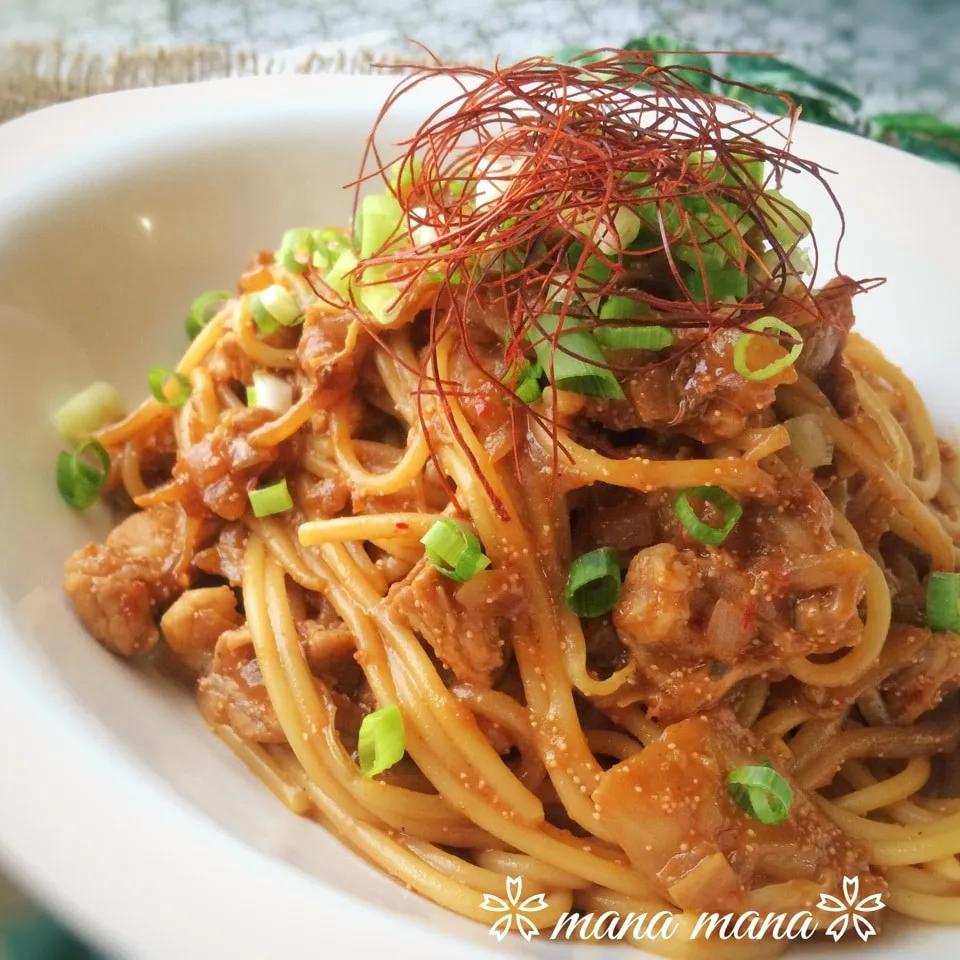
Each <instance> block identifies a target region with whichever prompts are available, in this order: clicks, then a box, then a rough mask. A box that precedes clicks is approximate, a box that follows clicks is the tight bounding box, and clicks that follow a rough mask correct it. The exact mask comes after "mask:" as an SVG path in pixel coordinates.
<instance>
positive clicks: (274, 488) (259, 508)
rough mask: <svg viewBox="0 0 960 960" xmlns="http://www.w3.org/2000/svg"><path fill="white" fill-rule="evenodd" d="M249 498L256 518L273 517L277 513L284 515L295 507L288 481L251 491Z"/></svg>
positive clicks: (284, 479) (284, 480) (280, 481)
mask: <svg viewBox="0 0 960 960" xmlns="http://www.w3.org/2000/svg"><path fill="white" fill-rule="evenodd" d="M247 497H248V498H249V500H250V506H251V507H252V508H253V515H254V516H255V517H271V516H273V514H275V513H284V512H285V511H287V510H289V509H291V508H292V507H293V497H291V496H290V491H289V490H288V489H287V479H286V477H284V478H283V480H279V481H277V483H271V484H270V486H269V487H260V488H259V489H257V490H251V491H250V492H249V493H248V494H247Z"/></svg>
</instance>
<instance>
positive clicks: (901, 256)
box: [0, 77, 960, 960]
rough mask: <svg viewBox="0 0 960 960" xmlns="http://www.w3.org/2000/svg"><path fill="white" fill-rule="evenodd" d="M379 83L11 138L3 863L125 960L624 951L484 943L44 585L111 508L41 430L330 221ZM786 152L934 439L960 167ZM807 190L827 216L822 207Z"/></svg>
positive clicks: (172, 348)
mask: <svg viewBox="0 0 960 960" xmlns="http://www.w3.org/2000/svg"><path fill="white" fill-rule="evenodd" d="M391 85H392V81H390V80H389V79H387V78H354V77H350V78H345V77H317V78H285V79H281V78H274V79H266V80H264V79H257V80H240V81H225V82H215V83H210V84H202V85H196V86H190V87H173V88H164V89H157V90H145V91H136V92H131V93H122V94H113V95H110V96H107V97H100V98H96V99H93V100H89V101H83V102H79V103H75V104H71V105H67V106H62V107H56V108H53V109H50V110H45V111H42V112H40V113H38V114H34V115H32V116H28V117H26V118H24V119H21V120H18V121H15V122H13V123H10V124H7V125H6V126H4V127H0V441H2V442H0V533H2V539H0V664H2V666H0V851H2V853H3V855H4V858H5V860H6V861H7V864H6V865H7V866H8V867H9V868H10V869H11V870H12V871H13V872H14V873H15V874H16V875H17V876H18V877H19V878H20V879H21V880H22V881H24V882H26V883H27V884H29V885H30V886H31V887H33V888H34V890H35V891H36V892H37V893H39V894H40V895H41V896H43V897H44V898H46V899H47V900H48V902H50V903H51V904H53V905H54V906H55V907H56V908H57V909H58V910H60V911H61V912H62V913H63V914H64V915H65V916H66V917H67V918H68V919H69V920H70V921H71V922H73V923H74V924H76V925H77V926H78V927H79V928H80V929H81V930H82V931H83V932H84V933H86V934H87V935H88V936H91V937H93V938H94V939H95V940H96V941H97V942H99V943H101V944H104V945H107V946H109V947H110V948H112V949H113V951H115V952H116V953H118V954H121V955H124V956H136V957H144V958H147V957H149V958H154V957H156V958H164V960H169V958H171V957H201V956H202V957H207V958H209V957H230V958H232V960H238V958H247V957H250V958H261V957H263V958H277V957H283V956H285V955H290V956H294V955H296V956H304V955H306V956H333V957H339V956H343V955H346V953H347V951H348V950H349V951H350V952H351V953H353V954H359V955H361V956H366V955H384V956H387V955H389V956H394V957H433V956H450V955H454V954H455V955H456V956H458V957H497V956H499V957H502V956H509V955H521V954H522V955H525V956H530V955H539V956H550V957H577V958H581V960H584V958H586V957H597V956H603V957H610V956H612V955H622V953H621V951H622V952H623V953H626V951H628V950H629V948H611V947H603V948H600V947H596V946H588V947H585V946H574V945H556V944H555V945H547V944H539V945H535V946H528V945H526V944H524V943H523V942H522V941H521V940H519V938H508V940H507V941H506V942H504V943H503V944H497V943H496V942H495V941H493V940H492V939H490V938H489V937H488V936H487V933H486V931H485V930H484V929H483V928H482V927H480V926H479V925H476V924H472V923H469V922H467V921H464V920H461V919H459V918H457V917H454V916H451V915H450V914H447V913H445V912H443V911H442V910H440V909H438V908H435V907H434V906H432V905H431V904H428V903H427V902H426V901H424V900H422V899H420V898H419V897H416V896H414V895H413V894H410V893H408V892H406V891H404V890H403V889H401V888H400V887H399V886H397V885H396V884H394V883H393V882H391V881H389V880H387V879H385V878H384V877H382V876H381V875H380V874H379V873H377V872H375V871H374V870H373V869H372V868H371V867H369V866H367V865H366V864H365V863H364V862H362V861H360V860H359V859H358V858H356V857H355V856H353V855H352V854H351V853H349V852H348V851H347V850H345V849H344V848H343V847H342V846H341V845H340V844H339V842H338V841H337V840H335V839H334V838H333V837H331V836H329V835H328V834H326V833H325V832H324V831H323V830H322V829H321V828H319V827H317V826H316V825H314V824H313V823H310V822H307V821H303V820H300V819H298V818H296V817H294V816H292V815H291V814H289V813H287V812H286V810H284V809H282V808H281V806H280V805H279V804H278V803H277V802H276V801H275V800H274V799H273V797H272V795H270V794H269V793H268V792H267V791H266V790H265V789H264V788H263V787H262V786H261V785H260V783H259V782H257V781H256V780H255V779H254V778H253V777H252V776H251V775H250V774H249V773H248V772H247V771H246V769H245V768H243V767H242V766H241V765H240V764H239V763H238V762H236V761H235V760H234V758H233V757H232V755H230V754H229V753H228V752H227V751H226V750H225V748H223V747H222V746H221V745H220V743H219V742H218V741H217V740H216V739H215V738H213V737H212V736H211V735H209V733H208V732H207V730H206V728H205V727H204V725H203V723H202V722H201V720H200V718H199V716H198V715H197V713H196V711H195V709H194V706H193V703H192V701H191V699H190V698H189V697H188V696H187V694H186V693H185V692H182V691H179V690H176V689H174V688H173V687H171V686H170V685H169V684H167V683H164V682H162V681H159V680H157V679H155V678H151V677H148V676H144V675H143V674H141V673H138V672H136V671H135V670H133V669H131V668H130V667H129V666H127V665H126V664H124V663H122V662H120V661H119V660H117V659H115V658H114V657H112V656H110V655H109V654H107V653H106V652H104V651H103V650H102V649H101V648H100V647H99V646H98V645H97V644H96V643H95V642H94V641H92V640H91V639H90V638H89V637H88V636H86V635H85V634H84V632H83V631H82V630H81V629H80V627H79V625H78V624H77V623H76V621H75V620H74V618H73V616H72V614H71V611H70V609H69V607H68V605H67V603H66V602H65V600H64V598H63V596H62V595H61V592H60V579H61V570H62V565H63V560H64V558H65V557H66V556H67V554H68V553H69V552H70V551H71V550H73V549H74V548H76V547H77V546H79V545H80V544H82V543H84V542H86V541H87V540H90V539H92V538H95V537H99V536H102V534H103V533H104V531H105V529H106V516H105V515H104V514H97V513H96V512H95V511H92V512H91V513H90V514H86V515H83V516H82V517H77V516H75V515H73V514H72V513H71V512H70V511H69V510H68V509H67V508H66V507H64V506H63V504H62V503H61V502H60V501H59V499H58V497H57V493H56V490H55V486H54V481H53V468H54V461H55V458H56V453H57V450H58V449H59V446H60V444H59V440H58V438H57V435H56V432H55V430H54V429H53V427H52V425H51V420H50V416H51V413H52V412H53V411H54V410H55V409H56V407H57V406H58V405H59V404H60V403H61V402H62V401H63V400H64V399H65V398H66V397H68V396H69V395H70V394H72V393H73V392H74V391H75V390H77V389H79V388H80V387H82V386H84V385H85V384H86V383H88V382H89V381H90V380H91V379H92V378H94V376H96V377H98V378H103V379H106V380H110V381H112V382H114V383H116V384H117V385H118V386H120V388H121V389H123V390H124V391H125V392H126V394H127V396H128V398H129V399H131V400H134V399H136V398H138V397H139V396H140V395H141V394H142V393H143V390H144V387H145V372H146V370H147V369H149V368H150V367H152V366H156V365H160V364H172V362H173V361H174V360H175V358H176V356H177V355H178V354H179V352H180V351H181V350H182V348H183V346H184V336H183V317H184V309H185V306H186V305H187V304H189V303H190V301H191V299H192V298H193V296H195V295H196V294H197V293H198V292H200V291H202V290H204V289H208V288H211V287H216V286H231V285H232V284H233V283H234V281H235V277H236V276H237V274H238V272H239V270H240V268H241V266H242V265H243V263H244V262H245V260H246V259H247V257H248V256H249V255H250V253H251V252H252V251H255V250H257V249H260V248H272V247H273V246H274V245H275V244H276V242H277V239H278V237H279V236H280V234H281V232H282V231H283V230H284V229H285V228H287V227H289V226H293V225H299V224H302V223H310V222H320V221H325V222H326V221H329V222H334V221H337V220H341V219H344V218H345V217H346V215H347V212H348V209H349V197H348V195H347V194H346V193H344V192H343V191H342V190H341V189H340V187H341V185H342V184H343V183H345V182H346V181H348V180H349V179H350V178H351V177H352V176H353V175H354V173H355V172H356V168H357V163H358V160H359V151H360V145H361V143H362V139H363V137H364V136H365V134H366V131H367V129H368V127H369V124H370V122H371V120H372V119H373V117H374V115H375V114H376V112H377V110H378V108H379V106H380V104H381V103H382V101H383V98H384V96H385V94H386V92H387V91H388V89H389V88H390V86H391ZM430 105H431V94H430V93H429V91H426V92H423V93H422V94H419V95H416V96H414V97H411V98H410V100H409V101H408V103H407V104H406V105H405V106H404V108H403V111H402V112H401V114H400V115H399V117H398V123H399V126H398V127H396V128H395V129H394V130H393V131H392V133H394V134H396V135H399V134H400V133H402V132H403V128H404V127H407V128H409V127H410V126H411V125H412V124H413V123H414V122H417V121H419V120H420V119H422V118H423V116H425V114H426V111H427V108H428V107H429V106H430ZM796 149H797V152H798V153H800V154H802V155H805V156H810V157H813V158H816V159H819V160H821V161H822V162H823V163H825V164H826V165H827V166H830V167H833V168H835V169H836V170H838V171H839V173H840V175H839V176H838V177H837V178H835V182H836V188H837V191H838V193H839V195H840V198H841V200H842V201H843V204H844V207H845V209H846V214H847V224H848V238H847V243H846V247H845V256H844V258H843V261H842V265H843V267H844V269H845V270H846V271H847V272H849V273H852V274H854V275H856V276H860V277H867V276H877V275H885V276H887V277H889V278H890V282H889V283H888V285H887V286H885V287H883V288H881V289H880V290H878V291H877V292H874V293H871V294H869V295H868V296H866V297H863V298H861V299H860V300H859V301H858V304H857V307H858V313H859V316H860V326H861V329H862V330H863V331H864V332H865V333H867V334H868V335H869V336H871V337H873V338H874V339H875V340H876V341H877V342H878V343H879V344H880V345H881V346H882V347H883V348H884V349H885V350H887V351H889V353H890V354H891V356H893V358H894V359H895V360H896V361H897V362H899V363H901V364H902V365H903V366H904V367H905V368H906V370H907V371H908V373H910V374H911V375H912V376H913V377H914V378H915V379H916V380H917V381H918V383H919V384H920V387H921V389H922V391H923V393H924V395H925V397H926V398H927V400H928V401H929V403H930V404H931V406H932V409H933V411H934V413H935V415H936V420H937V422H938V426H940V427H941V428H947V427H948V426H950V425H951V424H952V422H953V421H954V419H955V418H954V415H953V411H954V408H955V404H956V402H957V400H958V398H960V386H958V384H957V380H958V377H957V374H956V372H955V371H953V369H952V366H953V358H955V357H956V356H957V355H958V352H960V351H958V348H960V324H958V323H957V322H956V319H955V317H954V313H955V310H956V308H955V295H954V288H955V281H956V275H957V270H958V267H957V261H956V254H955V251H956V245H955V244H954V243H953V242H952V234H953V229H954V227H953V223H954V220H955V219H956V218H957V216H958V215H960V178H958V177H956V176H955V175H953V174H952V173H949V172H947V171H945V170H942V169H939V168H935V167H933V166H930V165H927V164H925V163H923V162H921V161H918V160H915V159H913V158H910V157H907V156H904V155H902V154H899V153H896V152H895V151H893V150H889V149H887V148H884V147H880V146H877V145H874V144H869V143H866V142H864V141H862V140H857V139H855V138H852V137H848V136H846V135H843V134H838V133H835V132H832V131H828V130H823V129H819V128H814V127H807V126H805V125H803V124H801V125H800V128H799V129H798V131H797V137H796ZM796 198H797V199H798V200H799V201H800V202H801V203H802V204H804V205H807V206H808V208H809V209H810V210H811V212H813V213H814V215H815V216H817V215H823V214H825V207H824V203H823V199H822V198H819V197H814V196H812V195H811V194H810V193H809V191H804V190H802V189H800V190H799V191H798V192H797V194H796ZM827 219H829V218H827ZM825 278H826V274H825ZM889 927H892V929H891V930H889V931H888V936H886V937H885V938H883V939H882V940H881V941H880V943H879V944H878V945H875V942H874V943H872V944H871V956H873V957H880V958H890V960H892V958H893V957H894V956H897V957H899V958H902V957H904V956H905V955H909V956H920V953H921V951H932V952H933V954H934V955H943V954H947V953H950V952H955V951H957V949H958V947H960V932H953V931H950V930H941V929H938V928H935V927H929V926H921V925H915V926H903V925H901V926H897V925H889V924H888V928H889ZM601 949H602V952H601ZM611 951H612V952H611ZM817 952H818V953H822V952H823V951H822V950H818V951H817ZM628 955H630V956H636V955H637V954H636V953H635V952H633V951H631V952H630V953H629V954H628ZM792 955H795V956H800V955H801V954H800V952H799V951H798V952H797V953H796V954H792Z"/></svg>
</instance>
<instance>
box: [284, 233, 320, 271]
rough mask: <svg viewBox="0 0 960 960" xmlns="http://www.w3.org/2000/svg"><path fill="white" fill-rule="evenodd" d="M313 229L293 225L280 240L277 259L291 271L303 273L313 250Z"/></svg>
mask: <svg viewBox="0 0 960 960" xmlns="http://www.w3.org/2000/svg"><path fill="white" fill-rule="evenodd" d="M314 245H315V240H314V231H313V230H311V229H310V228H309V227H294V228H293V229H292V230H288V231H287V232H286V233H285V234H284V235H283V239H282V240H281V241H280V252H279V254H278V256H277V259H279V260H280V262H281V263H282V264H283V266H284V269H286V270H289V271H290V272H291V273H303V271H304V270H306V268H307V264H308V263H309V262H310V258H311V256H312V254H313V252H314Z"/></svg>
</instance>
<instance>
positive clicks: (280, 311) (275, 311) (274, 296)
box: [249, 283, 301, 333]
mask: <svg viewBox="0 0 960 960" xmlns="http://www.w3.org/2000/svg"><path fill="white" fill-rule="evenodd" d="M249 307H250V313H251V314H252V316H253V319H254V320H255V321H256V324H257V327H258V328H259V329H260V332H261V333H274V332H275V331H276V330H277V328H278V327H292V326H294V324H296V323H297V322H298V321H299V320H300V319H301V316H300V307H299V306H298V305H297V301H296V300H294V299H293V295H292V294H291V293H290V291H289V290H287V289H286V287H281V286H280V284H279V283H274V284H272V285H271V286H269V287H267V288H266V289H265V290H260V291H258V292H257V293H255V294H253V296H251V297H250V300H249Z"/></svg>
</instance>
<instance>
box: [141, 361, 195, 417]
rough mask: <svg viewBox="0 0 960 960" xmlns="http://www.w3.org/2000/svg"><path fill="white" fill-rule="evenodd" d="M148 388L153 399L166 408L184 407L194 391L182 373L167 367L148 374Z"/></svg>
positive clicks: (155, 368)
mask: <svg viewBox="0 0 960 960" xmlns="http://www.w3.org/2000/svg"><path fill="white" fill-rule="evenodd" d="M147 386H148V387H149V388H150V393H151V394H152V395H153V399H154V400H156V401H157V403H162V404H163V405H164V406H165V407H182V406H183V405H184V404H185V403H186V402H187V400H188V399H189V398H190V394H191V392H192V391H193V387H192V386H191V385H190V381H189V380H188V379H187V378H186V377H185V376H184V375H183V374H182V373H178V372H177V371H176V370H168V369H167V368H166V367H154V368H153V369H152V370H151V371H150V372H149V373H148V374H147Z"/></svg>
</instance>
